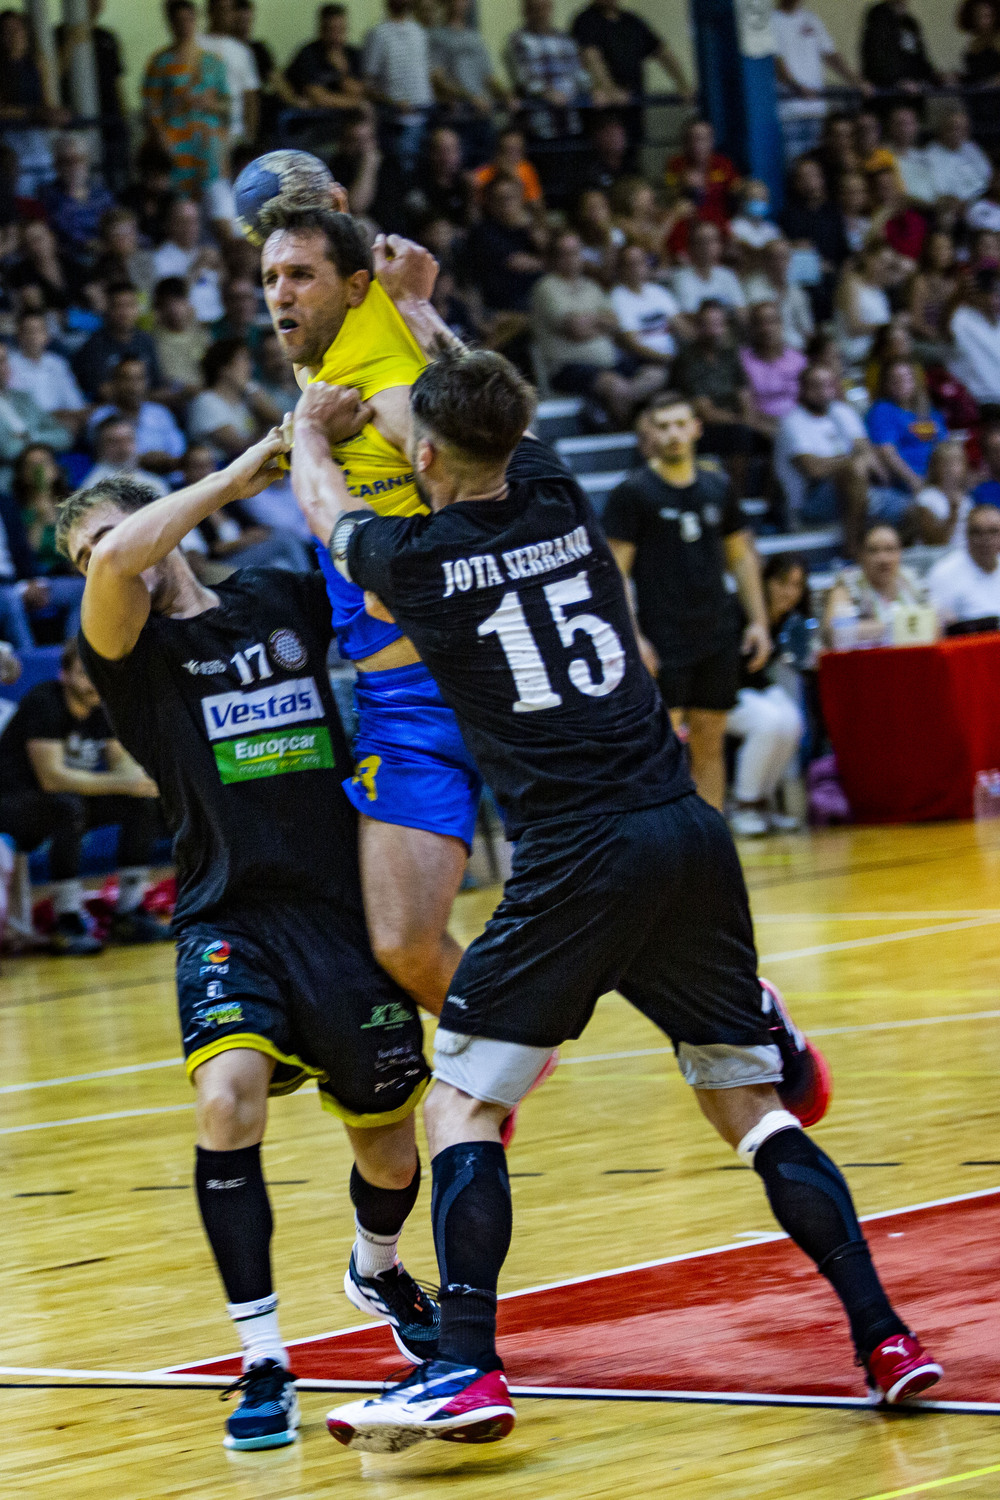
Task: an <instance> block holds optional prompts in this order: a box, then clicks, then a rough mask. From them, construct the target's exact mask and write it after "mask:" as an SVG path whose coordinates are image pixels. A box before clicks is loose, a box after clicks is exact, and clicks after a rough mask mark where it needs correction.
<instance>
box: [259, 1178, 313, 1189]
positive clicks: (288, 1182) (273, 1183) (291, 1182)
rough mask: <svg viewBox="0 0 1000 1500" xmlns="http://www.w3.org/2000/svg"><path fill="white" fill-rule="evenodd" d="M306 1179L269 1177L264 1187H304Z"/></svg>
mask: <svg viewBox="0 0 1000 1500" xmlns="http://www.w3.org/2000/svg"><path fill="white" fill-rule="evenodd" d="M308 1181H309V1178H308V1177H269V1178H268V1179H267V1181H266V1182H265V1184H264V1186H265V1187H305V1185H306V1183H307V1182H308Z"/></svg>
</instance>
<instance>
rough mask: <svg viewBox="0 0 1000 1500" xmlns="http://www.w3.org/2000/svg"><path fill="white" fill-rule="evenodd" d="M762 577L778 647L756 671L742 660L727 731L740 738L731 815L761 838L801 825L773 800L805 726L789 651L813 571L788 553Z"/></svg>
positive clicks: (733, 822)
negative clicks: (780, 810)
mask: <svg viewBox="0 0 1000 1500" xmlns="http://www.w3.org/2000/svg"><path fill="white" fill-rule="evenodd" d="M762 581H763V586H764V600H765V603H766V605H767V623H768V629H769V630H770V633H771V640H772V641H773V642H774V646H773V648H772V651H771V654H770V656H769V658H768V660H767V661H766V662H765V663H764V665H763V666H761V667H759V668H758V669H757V671H755V672H751V671H750V670H749V667H748V666H747V664H746V662H745V661H744V662H742V663H741V667H742V670H741V673H740V689H739V692H738V693H737V695H736V707H735V708H733V709H731V710H730V712H729V716H728V718H727V719H726V732H727V734H730V735H732V736H733V737H734V738H736V739H738V740H741V741H742V743H741V745H740V748H739V750H738V752H737V755H736V767H735V775H734V777H733V803H734V806H733V811H732V813H731V814H730V818H729V822H730V827H731V828H732V830H733V833H734V834H736V836H737V838H757V837H760V836H761V835H762V834H766V833H771V832H772V831H773V832H779V831H791V830H792V829H795V828H797V827H798V826H799V821H798V819H797V818H795V817H793V816H790V815H788V814H787V813H781V812H779V811H778V810H777V809H776V808H775V806H774V799H775V795H776V793H777V791H778V788H779V786H780V785H781V783H782V781H784V779H785V777H786V776H787V775H788V772H789V770H790V769H791V767H792V766H793V764H794V760H795V754H796V751H797V750H798V748H799V745H800V744H801V743H802V737H803V734H804V733H805V720H804V718H803V716H802V709H801V707H800V706H799V705H800V699H801V688H800V686H799V682H798V674H797V672H796V669H795V666H794V665H792V664H790V663H789V662H788V660H787V658H788V657H789V656H792V655H794V651H793V648H792V642H793V641H794V640H795V637H796V635H800V634H802V633H803V632H804V616H805V613H807V612H808V610H809V585H808V578H807V576H806V570H805V565H804V563H803V562H802V560H801V558H798V557H793V556H791V555H790V554H788V553H783V554H779V555H778V556H776V557H769V558H768V560H767V562H766V563H765V564H764V571H763V579H762ZM796 627H797V628H796ZM800 649H801V648H800Z"/></svg>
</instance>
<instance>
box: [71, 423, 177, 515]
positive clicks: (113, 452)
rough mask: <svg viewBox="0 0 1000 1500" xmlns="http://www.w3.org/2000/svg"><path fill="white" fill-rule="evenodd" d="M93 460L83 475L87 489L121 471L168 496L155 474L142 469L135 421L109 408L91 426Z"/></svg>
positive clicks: (162, 480)
mask: <svg viewBox="0 0 1000 1500" xmlns="http://www.w3.org/2000/svg"><path fill="white" fill-rule="evenodd" d="M92 436H93V442H94V454H95V457H96V460H97V461H96V463H95V464H94V466H93V468H92V469H90V470H89V472H88V473H87V474H86V475H85V476H84V481H83V483H84V487H85V488H87V489H90V488H91V487H92V486H93V485H95V484H99V483H100V481H101V480H103V479H110V478H111V477H113V476H114V477H118V476H121V475H123V474H125V475H127V476H128V477H129V478H130V479H135V480H137V481H138V482H139V483H140V484H145V485H146V486H147V487H148V488H149V489H150V490H152V491H153V493H154V494H155V495H156V496H160V495H168V494H169V493H170V486H169V485H168V484H167V482H166V480H165V479H162V478H161V477H160V475H159V474H153V473H151V472H150V471H149V470H148V469H144V468H143V467H142V464H141V463H140V462H139V457H138V454H137V452H136V440H135V423H134V422H133V421H132V420H131V419H130V418H129V417H126V416H122V415H121V414H120V413H118V412H115V411H112V412H109V413H108V415H107V416H106V417H102V418H101V420H100V421H99V422H97V423H96V425H95V426H94V427H93V428H92Z"/></svg>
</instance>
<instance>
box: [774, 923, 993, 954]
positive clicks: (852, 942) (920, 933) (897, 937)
mask: <svg viewBox="0 0 1000 1500" xmlns="http://www.w3.org/2000/svg"><path fill="white" fill-rule="evenodd" d="M997 922H1000V915H997V914H995V915H991V916H988V917H973V918H970V919H969V920H968V921H966V922H944V923H941V924H938V925H936V926H934V927H910V928H907V930H906V931H905V932H880V933H878V934H876V936H875V937H866V938H846V939H845V940H844V941H843V942H841V943H817V944H816V945H815V946H814V947H812V948H790V949H788V951H787V952H785V953H762V954H761V955H760V962H761V963H762V964H777V963H783V962H784V961H785V960H786V959H791V958H814V957H816V956H818V955H819V954H821V953H843V952H845V951H846V950H847V949H848V948H877V947H878V945H879V944H880V943H905V942H906V941H907V940H908V939H909V938H920V937H934V936H935V935H936V934H937V933H940V932H967V931H968V930H969V929H970V928H972V927H990V926H995V925H996V923H997Z"/></svg>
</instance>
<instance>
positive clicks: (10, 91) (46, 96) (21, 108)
mask: <svg viewBox="0 0 1000 1500" xmlns="http://www.w3.org/2000/svg"><path fill="white" fill-rule="evenodd" d="M0 115H2V117H3V119H4V122H5V124H6V126H7V128H6V129H5V131H4V140H5V142H6V144H7V145H8V146H9V147H10V149H11V150H12V151H13V152H14V155H15V158H16V160H17V191H18V193H19V194H20V195H21V196H22V197H26V198H30V197H32V196H33V195H34V193H35V192H36V191H37V189H38V186H39V184H41V183H42V182H45V181H46V180H47V179H48V178H49V177H50V176H51V173H52V153H51V150H50V147H49V134H48V131H47V130H46V129H45V127H46V126H50V125H64V124H65V123H66V120H67V119H68V111H67V110H64V109H61V108H60V107H59V104H58V102H57V99H56V80H55V79H54V78H50V76H49V71H48V67H47V64H46V61H45V55H44V53H43V51H42V49H41V48H40V47H39V46H38V45H37V44H36V42H35V40H34V38H33V36H32V33H31V28H30V24H29V21H28V18H27V16H25V15H23V14H22V13H21V12H20V11H16V10H5V11H3V12H0Z"/></svg>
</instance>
